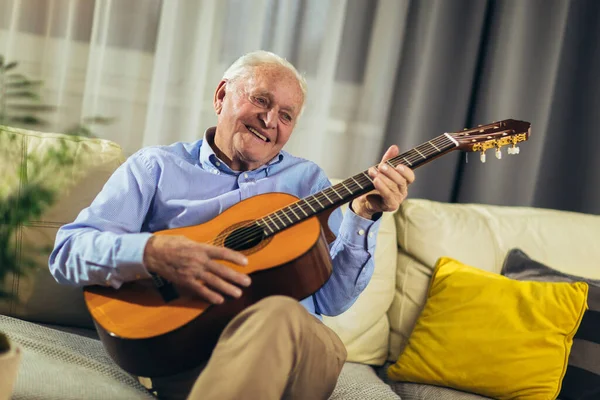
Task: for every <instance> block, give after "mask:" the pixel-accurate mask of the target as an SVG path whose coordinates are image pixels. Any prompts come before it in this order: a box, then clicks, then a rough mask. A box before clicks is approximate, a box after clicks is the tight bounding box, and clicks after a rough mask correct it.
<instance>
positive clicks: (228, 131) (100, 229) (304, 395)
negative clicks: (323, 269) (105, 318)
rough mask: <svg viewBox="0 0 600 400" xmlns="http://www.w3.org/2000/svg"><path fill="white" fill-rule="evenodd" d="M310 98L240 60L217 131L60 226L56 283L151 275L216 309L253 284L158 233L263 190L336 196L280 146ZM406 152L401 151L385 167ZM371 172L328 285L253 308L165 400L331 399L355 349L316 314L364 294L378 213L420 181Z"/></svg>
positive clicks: (121, 180)
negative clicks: (367, 190)
mask: <svg viewBox="0 0 600 400" xmlns="http://www.w3.org/2000/svg"><path fill="white" fill-rule="evenodd" d="M305 92H306V83H305V81H304V78H303V77H302V76H301V75H300V74H299V73H298V72H297V70H296V69H295V68H294V67H293V66H292V65H291V64H290V63H288V62H287V61H285V60H284V59H282V58H281V57H279V56H276V55H274V54H272V53H268V52H265V51H258V52H254V53H250V54H247V55H245V56H243V57H241V58H240V59H238V60H237V61H236V62H235V63H234V64H232V66H231V67H230V68H229V69H228V70H227V71H226V72H225V74H224V76H223V79H222V80H221V82H220V83H219V84H218V86H217V89H216V91H215V95H214V100H213V103H214V109H215V112H216V114H217V126H216V127H213V128H209V129H207V130H206V132H205V134H204V138H203V139H202V140H198V141H196V142H194V143H175V144H172V145H170V146H156V147H149V148H144V149H142V150H140V151H138V152H137V153H136V154H134V155H132V156H131V157H129V158H128V160H127V161H126V162H125V163H124V164H123V165H122V166H120V167H119V168H118V169H117V171H115V173H114V174H113V176H112V177H111V178H110V179H109V181H108V182H107V184H106V185H105V187H104V188H103V189H102V191H101V192H100V193H99V194H98V196H97V198H96V199H95V200H94V202H93V203H92V204H91V205H90V206H89V207H88V208H86V209H84V210H83V211H82V212H81V213H80V214H79V216H78V217H77V219H76V220H75V221H74V222H73V223H70V224H67V225H65V226H63V227H62V228H61V229H60V231H59V232H58V234H57V237H56V243H55V248H54V250H53V252H52V254H51V256H50V260H49V265H50V270H51V271H52V274H53V275H54V277H55V278H56V280H57V281H58V282H61V283H66V284H75V285H82V286H83V285H93V284H104V285H106V284H108V285H111V286H113V287H115V288H119V287H120V286H121V284H122V283H123V282H127V281H131V280H136V279H143V278H148V277H150V273H156V274H158V275H160V276H162V277H164V278H166V279H167V280H170V281H171V282H173V283H175V284H177V285H183V286H186V287H188V288H190V289H192V290H193V291H194V292H195V293H196V294H197V295H198V296H200V297H202V298H204V299H205V300H207V301H209V302H211V303H214V304H220V303H223V302H224V301H227V300H226V296H232V297H239V296H240V295H241V289H240V288H243V287H246V286H249V285H251V284H252V282H251V279H250V277H249V276H247V275H244V274H242V273H238V272H236V271H234V270H233V269H230V268H227V267H225V266H224V265H222V264H220V263H219V261H218V260H227V261H230V262H233V263H236V264H240V265H244V264H245V263H246V262H247V260H246V258H245V256H244V255H243V254H242V253H238V252H236V251H233V250H231V249H227V248H224V247H215V246H212V245H209V244H203V243H197V242H195V241H192V240H190V239H187V238H185V237H182V236H172V235H152V233H151V232H155V231H158V230H163V229H168V228H175V227H182V226H190V225H197V224H200V223H203V222H206V221H209V220H211V219H212V218H214V217H215V216H216V215H218V214H219V213H220V212H222V211H223V210H225V209H227V208H228V207H230V206H232V205H233V204H235V203H237V202H239V201H240V200H243V199H246V198H248V197H251V196H254V195H257V194H260V193H266V192H287V193H290V194H293V195H295V196H297V197H300V198H303V197H306V196H308V195H311V194H313V193H316V192H318V191H320V190H323V189H325V188H326V187H328V186H330V182H329V180H328V179H327V176H326V175H325V173H324V172H323V171H322V170H321V169H320V168H319V167H318V166H317V165H315V164H314V163H312V162H309V161H307V160H303V159H301V158H297V157H294V156H292V155H291V154H289V153H287V152H285V151H283V150H282V148H283V146H284V145H285V144H286V142H287V141H288V140H289V138H290V136H291V134H292V131H293V129H294V127H295V126H296V123H297V121H298V118H299V117H300V115H301V113H302V109H303V104H304V100H305ZM397 154H398V149H397V147H396V146H392V147H390V148H389V149H388V150H387V152H386V153H385V155H384V156H383V160H387V159H389V158H391V157H395V156H396V155H397ZM369 174H370V177H371V179H372V180H373V184H374V187H375V190H374V191H373V192H371V193H368V194H366V195H363V196H361V197H358V198H356V199H355V200H353V201H352V203H351V204H350V211H349V212H347V213H346V214H345V215H344V216H343V217H342V213H341V211H340V210H339V209H338V210H335V211H334V213H333V214H332V216H331V218H330V222H329V224H330V226H331V227H332V228H333V231H334V232H335V233H336V240H335V241H334V242H333V243H331V245H330V253H331V256H332V259H333V273H332V276H331V277H330V279H329V280H328V282H327V283H326V284H325V285H324V286H323V287H322V288H321V289H319V290H318V291H317V292H316V293H314V294H313V295H312V296H310V297H308V298H306V299H303V300H302V301H300V302H298V301H296V300H293V299H291V298H287V297H283V296H273V297H269V298H267V299H265V300H262V301H260V302H258V303H256V304H254V305H253V306H251V307H249V308H247V309H245V310H244V311H243V312H241V313H240V314H238V315H237V316H236V317H235V318H234V319H233V320H232V321H231V322H230V323H229V325H228V326H227V327H226V329H225V330H224V331H223V332H222V334H221V336H220V339H219V342H218V344H217V346H216V347H215V349H214V351H213V353H212V356H211V358H210V360H209V362H208V363H207V364H206V365H203V366H199V367H198V368H197V369H194V370H192V371H187V372H185V373H182V374H178V375H177V376H172V377H167V378H164V377H161V378H155V379H152V385H153V390H154V391H156V392H157V393H158V396H159V397H160V398H185V397H187V396H188V395H189V398H198V399H199V398H202V399H255V398H256V399H279V398H290V399H326V398H328V397H329V395H330V394H331V392H332V391H333V389H334V387H335V384H336V381H337V378H338V376H339V373H340V371H341V368H342V365H343V363H344V361H345V359H346V351H345V348H344V345H343V344H342V342H341V341H340V339H339V338H338V337H337V336H336V335H335V333H334V332H333V331H331V330H330V329H329V328H327V327H326V326H325V325H324V324H323V323H322V322H321V315H337V314H340V313H342V312H343V311H345V310H346V309H348V308H349V307H350V306H351V305H352V304H353V303H354V301H355V300H356V298H357V297H358V295H359V294H360V292H361V291H362V290H363V289H364V288H365V286H366V285H367V283H368V282H369V279H370V277H371V275H372V273H373V267H374V264H373V254H374V247H375V237H376V233H377V230H378V227H379V222H378V219H379V217H380V215H381V212H384V211H394V210H396V209H397V208H398V206H399V205H400V203H401V202H402V201H403V200H404V198H405V197H406V195H407V186H408V185H409V184H410V183H412V182H413V181H414V179H415V177H414V174H413V172H412V171H411V170H410V169H408V168H404V167H402V166H399V167H397V168H391V167H390V166H389V165H387V164H385V163H384V162H383V161H382V163H381V164H380V166H379V168H377V169H371V170H370V171H369ZM365 232H366V233H367V234H364V233H365ZM371 233H372V235H371Z"/></svg>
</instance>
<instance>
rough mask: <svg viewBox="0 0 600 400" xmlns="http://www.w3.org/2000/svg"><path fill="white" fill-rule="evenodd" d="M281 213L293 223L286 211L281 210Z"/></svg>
mask: <svg viewBox="0 0 600 400" xmlns="http://www.w3.org/2000/svg"><path fill="white" fill-rule="evenodd" d="M281 212H282V214H283V215H285V217H286V218H287V219H288V221H290V224H293V223H294V221H292V220H291V218H290V217H289V216H288V215H287V213H286V212H285V211H284V210H281Z"/></svg>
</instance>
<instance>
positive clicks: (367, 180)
mask: <svg viewBox="0 0 600 400" xmlns="http://www.w3.org/2000/svg"><path fill="white" fill-rule="evenodd" d="M442 142H445V146H447V145H448V144H450V143H452V142H451V141H450V140H449V139H448V137H447V136H446V135H440V136H438V137H437V138H434V139H432V140H430V141H429V142H425V143H423V144H421V145H419V146H417V147H415V148H413V149H411V150H409V151H407V152H406V153H404V154H400V155H398V156H396V157H393V158H391V159H389V160H386V163H387V164H389V165H391V166H392V167H394V168H395V167H396V166H397V165H399V164H401V163H402V162H401V160H402V159H404V161H406V162H407V163H408V164H409V165H412V164H414V163H416V162H417V161H422V160H423V159H425V158H427V157H428V156H431V155H434V154H441V153H442V152H443V151H445V150H449V149H443V150H441V151H440V150H439V149H438V148H437V147H436V146H435V144H437V145H440V146H441V147H444V146H443V145H442ZM427 144H430V145H432V146H431V147H432V149H429V150H428V149H422V151H419V150H416V149H418V148H419V147H422V146H425V145H427ZM411 153H412V154H411ZM396 162H397V164H395V163H396ZM405 165H406V164H405ZM409 165H407V166H409ZM377 166H378V165H375V166H374V167H375V168H377ZM348 179H352V180H354V181H355V182H356V183H357V186H358V187H359V188H361V186H362V185H369V184H372V183H373V181H372V179H371V177H370V176H369V175H368V173H367V172H366V171H363V172H361V173H359V174H357V175H355V176H353V177H351V178H348ZM348 179H346V180H348ZM343 182H344V181H343ZM341 184H342V182H340V183H338V184H336V185H333V186H330V187H328V188H325V189H324V190H322V191H320V192H318V193H315V194H314V195H312V196H308V197H305V198H304V199H299V200H298V201H296V202H294V203H292V204H288V205H287V206H285V207H283V208H280V209H279V210H276V211H273V212H271V213H270V214H268V215H266V216H264V217H262V218H260V219H258V220H253V221H249V222H248V223H246V224H244V225H242V226H240V227H238V228H237V229H236V231H234V232H233V234H232V235H230V236H229V239H230V240H228V242H229V243H228V244H229V245H231V246H233V247H236V248H237V247H239V246H243V245H244V244H248V243H251V242H252V241H253V240H254V238H256V236H257V235H258V234H259V233H261V232H264V228H263V227H261V225H260V221H261V220H264V219H265V218H267V217H269V216H270V215H275V216H276V217H277V218H278V219H279V220H280V221H281V224H282V225H283V227H284V228H287V225H286V223H285V222H283V219H282V218H281V217H279V215H278V213H281V214H283V215H284V216H285V217H286V218H287V219H288V220H290V221H292V218H290V214H289V212H288V211H285V209H290V210H292V209H291V207H292V206H293V205H296V206H297V207H298V208H299V209H300V210H303V211H304V209H303V208H302V207H300V205H299V204H298V203H300V202H301V201H304V202H306V203H307V204H308V205H309V207H311V209H313V210H314V208H313V207H312V205H315V206H316V205H317V203H318V204H319V206H320V207H322V204H321V201H322V202H324V203H325V204H328V203H330V204H333V202H331V200H330V199H329V197H328V196H327V195H328V194H329V195H331V196H332V197H333V194H334V193H335V194H336V195H337V196H338V197H341V196H340V195H339V194H338V193H337V191H336V190H335V189H333V188H335V187H336V186H340V185H341ZM361 184H362V185H361ZM342 187H344V188H345V189H346V191H348V192H349V193H350V194H354V192H353V191H352V190H350V189H348V188H347V187H346V185H341V186H340V187H339V188H338V189H341V188H342ZM328 190H329V191H330V193H325V192H326V191H328ZM331 192H333V193H331ZM319 196H321V197H320V198H319ZM311 200H312V201H315V202H316V203H313V204H311ZM319 200H321V201H319ZM292 213H293V211H292ZM304 213H305V212H304ZM305 214H306V213H305ZM313 215H314V214H313ZM294 217H296V216H294ZM269 218H270V219H272V220H273V219H274V218H271V217H269ZM263 223H264V224H265V225H266V226H267V227H268V228H269V229H271V228H270V226H269V225H268V223H267V222H265V221H263ZM292 223H293V222H292ZM253 225H254V226H253ZM273 225H275V227H276V228H277V230H278V231H280V230H281V228H280V227H279V225H278V224H277V223H276V222H273ZM245 228H250V229H245ZM271 230H273V229H271ZM225 236H227V233H223V232H222V233H220V234H219V235H217V236H216V237H215V238H214V239H213V240H212V241H210V242H209V244H213V245H214V244H221V242H223V238H224V237H225Z"/></svg>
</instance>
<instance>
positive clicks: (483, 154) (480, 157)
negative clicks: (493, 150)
mask: <svg viewBox="0 0 600 400" xmlns="http://www.w3.org/2000/svg"><path fill="white" fill-rule="evenodd" d="M479 159H480V160H481V162H482V163H485V152H484V151H482V152H481V156H479Z"/></svg>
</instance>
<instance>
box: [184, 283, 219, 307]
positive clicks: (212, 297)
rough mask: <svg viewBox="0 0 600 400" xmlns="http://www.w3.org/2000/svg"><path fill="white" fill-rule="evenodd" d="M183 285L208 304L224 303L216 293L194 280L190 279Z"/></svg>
mask: <svg viewBox="0 0 600 400" xmlns="http://www.w3.org/2000/svg"><path fill="white" fill-rule="evenodd" d="M184 285H186V286H187V287H188V288H190V289H192V290H193V291H194V292H196V294H197V295H198V296H200V297H202V298H203V299H205V300H206V301H208V302H209V303H212V304H222V303H223V302H224V301H225V298H223V296H221V295H220V294H218V293H217V292H214V291H212V290H210V289H209V288H208V287H206V286H205V285H203V284H202V283H200V282H198V281H196V280H193V279H192V280H188V281H185V282H184Z"/></svg>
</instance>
